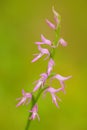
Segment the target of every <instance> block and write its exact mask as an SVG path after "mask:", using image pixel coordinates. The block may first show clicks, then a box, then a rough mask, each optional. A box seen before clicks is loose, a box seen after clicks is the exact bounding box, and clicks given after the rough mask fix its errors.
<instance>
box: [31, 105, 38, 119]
mask: <svg viewBox="0 0 87 130" xmlns="http://www.w3.org/2000/svg"><path fill="white" fill-rule="evenodd" d="M29 112H31V113H32V115H31V117H30V118H29V119H30V120H34V119H35V118H36V117H37V118H38V120H39V121H40V117H39V115H38V113H37V112H38V106H37V105H36V104H35V105H34V107H33V108H32V110H30V111H29Z"/></svg>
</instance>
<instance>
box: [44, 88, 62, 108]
mask: <svg viewBox="0 0 87 130" xmlns="http://www.w3.org/2000/svg"><path fill="white" fill-rule="evenodd" d="M60 91H62V88H58V89H55V88H52V87H48V88H47V89H46V90H45V91H44V95H45V94H46V93H47V92H50V94H51V96H52V102H53V103H54V104H55V105H56V107H59V106H58V102H57V100H58V101H61V99H60V98H59V97H58V96H57V95H56V93H57V92H60Z"/></svg>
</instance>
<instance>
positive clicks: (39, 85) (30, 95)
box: [16, 7, 71, 120]
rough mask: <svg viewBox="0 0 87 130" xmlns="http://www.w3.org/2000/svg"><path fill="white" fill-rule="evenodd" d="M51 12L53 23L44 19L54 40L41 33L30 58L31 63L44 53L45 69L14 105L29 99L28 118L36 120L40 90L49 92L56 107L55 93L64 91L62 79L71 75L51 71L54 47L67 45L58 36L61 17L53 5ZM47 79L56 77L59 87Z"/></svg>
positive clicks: (26, 101) (66, 78)
mask: <svg viewBox="0 0 87 130" xmlns="http://www.w3.org/2000/svg"><path fill="white" fill-rule="evenodd" d="M52 12H53V15H54V22H55V24H53V23H52V22H50V21H49V20H48V19H46V23H47V25H48V26H49V27H50V28H51V29H53V30H54V31H55V35H56V37H55V40H54V41H50V40H49V39H47V38H46V37H45V36H44V35H43V34H41V41H40V42H35V44H36V45H37V47H38V50H39V54H35V57H34V59H33V60H32V63H33V62H36V61H37V60H39V59H40V58H41V57H42V56H43V55H46V58H45V59H48V66H47V70H46V72H45V73H42V74H40V79H38V80H37V81H36V82H35V84H36V85H35V87H34V89H33V90H32V92H25V91H24V90H22V97H21V98H18V100H19V102H18V104H17V105H16V106H17V107H19V106H20V105H22V104H28V103H30V101H32V102H33V104H32V107H31V110H29V112H30V116H29V120H34V119H35V118H36V117H37V118H38V120H40V117H39V115H38V105H37V100H38V98H39V96H40V94H41V93H42V92H43V94H44V95H45V94H46V93H48V92H49V93H50V94H51V96H52V102H53V103H54V104H55V105H56V107H59V106H58V101H60V98H59V97H58V96H57V95H56V93H59V92H60V91H63V92H65V84H64V81H65V80H68V79H70V78H71V76H67V77H64V76H62V75H60V74H56V73H53V72H52V70H53V67H54V65H55V62H54V54H55V49H56V48H57V47H58V46H59V45H62V46H64V47H65V46H67V42H66V41H65V40H64V39H63V38H60V28H61V25H60V22H61V17H60V15H59V14H58V13H57V12H56V11H55V9H54V7H53V8H52ZM43 44H44V45H48V46H49V47H50V49H47V48H42V47H41V45H43ZM48 79H50V80H51V81H53V80H54V79H57V80H58V81H59V83H60V88H57V89H55V88H54V87H52V86H50V85H47V84H46V82H47V80H48ZM36 91H39V95H38V96H37V97H36V98H35V97H34V93H35V92H36ZM57 100H58V101H57Z"/></svg>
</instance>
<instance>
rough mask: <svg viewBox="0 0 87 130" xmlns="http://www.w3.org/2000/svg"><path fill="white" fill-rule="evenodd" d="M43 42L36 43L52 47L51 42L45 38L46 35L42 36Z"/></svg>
mask: <svg viewBox="0 0 87 130" xmlns="http://www.w3.org/2000/svg"><path fill="white" fill-rule="evenodd" d="M41 40H42V41H41V42H35V44H37V45H42V44H47V45H50V46H51V44H52V43H51V41H50V40H48V39H47V38H45V37H44V35H42V34H41Z"/></svg>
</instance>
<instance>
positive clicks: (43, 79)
mask: <svg viewBox="0 0 87 130" xmlns="http://www.w3.org/2000/svg"><path fill="white" fill-rule="evenodd" d="M40 76H41V78H40V79H39V80H38V81H36V83H37V84H36V86H35V87H34V89H33V92H35V91H36V90H38V89H39V88H40V87H42V88H43V86H44V83H45V82H46V79H47V78H48V75H47V74H46V73H42V74H41V75H40Z"/></svg>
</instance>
